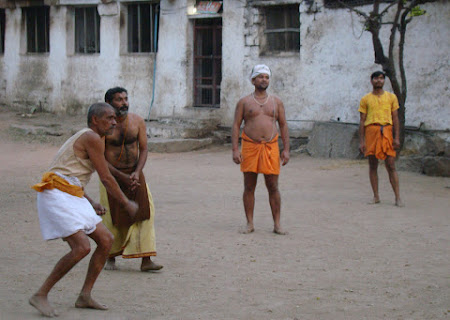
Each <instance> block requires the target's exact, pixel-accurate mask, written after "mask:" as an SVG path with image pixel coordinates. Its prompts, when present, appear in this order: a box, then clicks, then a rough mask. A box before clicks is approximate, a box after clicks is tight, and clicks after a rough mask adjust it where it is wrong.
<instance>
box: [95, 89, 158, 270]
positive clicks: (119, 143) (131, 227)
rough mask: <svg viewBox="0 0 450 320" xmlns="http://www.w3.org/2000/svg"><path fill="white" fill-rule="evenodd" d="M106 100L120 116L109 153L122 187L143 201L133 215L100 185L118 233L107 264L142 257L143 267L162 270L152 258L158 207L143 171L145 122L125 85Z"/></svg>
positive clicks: (110, 220)
mask: <svg viewBox="0 0 450 320" xmlns="http://www.w3.org/2000/svg"><path fill="white" fill-rule="evenodd" d="M105 101H106V102H107V103H109V104H110V105H112V106H113V107H114V110H115V112H116V116H117V126H116V128H115V130H114V132H113V134H112V135H110V136H108V137H107V138H106V148H105V157H106V160H107V161H108V162H109V169H110V171H111V173H112V175H113V176H114V177H115V178H116V180H117V182H118V183H119V186H120V188H121V189H122V191H123V192H124V193H125V195H126V196H127V197H128V198H129V199H132V200H134V201H136V202H137V203H138V204H139V211H138V213H137V214H136V217H135V218H134V219H130V217H129V216H128V215H127V213H126V210H124V209H125V208H123V207H122V206H121V204H120V203H118V202H117V201H116V200H115V199H114V198H111V197H109V196H108V194H107V192H106V190H105V188H104V187H103V186H102V185H100V202H101V204H102V205H103V206H104V207H105V208H106V214H105V215H104V216H103V223H104V224H105V226H106V227H107V228H108V229H109V230H110V231H111V232H112V234H113V235H114V243H113V245H112V248H111V250H110V252H109V259H108V261H107V264H106V267H105V268H106V269H108V270H116V269H117V267H116V263H115V262H116V260H115V257H116V256H120V255H121V256H122V257H123V258H126V259H131V258H142V263H141V271H155V270H160V269H161V268H162V267H163V266H161V265H158V264H156V263H154V262H153V261H152V260H151V256H156V247H155V228H154V219H155V208H154V206H153V199H152V194H151V193H150V190H149V188H148V186H147V184H146V182H145V177H144V174H143V173H142V170H143V169H144V166H145V163H146V161H147V154H148V150H147V132H146V126H145V122H144V119H142V118H141V117H140V116H138V115H137V114H134V113H129V112H128V108H129V104H128V92H127V90H125V89H124V88H121V87H115V88H111V89H109V90H108V91H107V92H106V94H105Z"/></svg>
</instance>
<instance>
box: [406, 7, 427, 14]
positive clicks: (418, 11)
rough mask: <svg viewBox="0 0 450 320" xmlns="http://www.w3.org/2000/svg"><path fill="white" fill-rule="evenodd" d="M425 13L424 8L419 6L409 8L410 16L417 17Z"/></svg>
mask: <svg viewBox="0 0 450 320" xmlns="http://www.w3.org/2000/svg"><path fill="white" fill-rule="evenodd" d="M425 13H426V11H425V10H423V9H422V8H421V7H420V6H415V7H414V8H412V9H411V12H410V13H409V16H410V17H419V16H423V15H424V14H425Z"/></svg>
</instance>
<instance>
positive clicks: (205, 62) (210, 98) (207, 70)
mask: <svg viewBox="0 0 450 320" xmlns="http://www.w3.org/2000/svg"><path fill="white" fill-rule="evenodd" d="M221 82H222V19H220V18H217V19H197V20H195V22H194V106H196V107H209V108H219V107H220V83H221Z"/></svg>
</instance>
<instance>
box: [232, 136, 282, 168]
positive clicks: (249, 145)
mask: <svg viewBox="0 0 450 320" xmlns="http://www.w3.org/2000/svg"><path fill="white" fill-rule="evenodd" d="M241 146H242V148H241V154H242V162H241V171H242V172H255V173H263V174H274V175H279V174H280V149H279V147H278V134H277V135H276V136H275V138H273V139H272V140H271V141H268V142H265V141H262V142H257V141H254V140H252V139H251V138H250V137H249V136H247V135H246V134H245V132H242V140H241Z"/></svg>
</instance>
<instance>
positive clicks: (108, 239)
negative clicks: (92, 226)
mask: <svg viewBox="0 0 450 320" xmlns="http://www.w3.org/2000/svg"><path fill="white" fill-rule="evenodd" d="M113 242H114V236H113V234H112V233H111V232H110V231H109V230H105V231H104V232H102V234H101V235H100V243H98V245H99V246H102V247H105V248H108V250H109V249H111V247H112V244H113Z"/></svg>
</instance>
